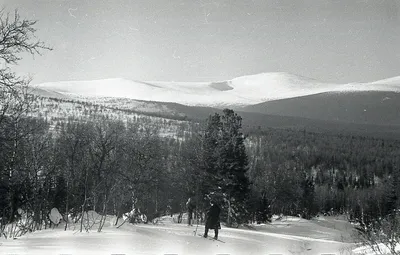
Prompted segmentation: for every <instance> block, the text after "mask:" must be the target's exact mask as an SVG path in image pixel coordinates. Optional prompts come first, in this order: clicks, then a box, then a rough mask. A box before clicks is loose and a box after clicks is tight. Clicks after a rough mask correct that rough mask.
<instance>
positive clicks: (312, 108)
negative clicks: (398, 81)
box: [241, 91, 400, 125]
mask: <svg viewBox="0 0 400 255" xmlns="http://www.w3.org/2000/svg"><path fill="white" fill-rule="evenodd" d="M241 110H242V111H245V112H257V113H263V114H270V115H279V116H292V117H301V118H309V119H318V120H329V121H340V122H349V123H358V124H373V125H400V93H396V92H387V91H362V92H348V93H337V92H329V93H320V94H316V95H310V96H303V97H295V98H289V99H282V100H275V101H269V102H264V103H261V104H256V105H251V106H246V107H244V108H242V109H241Z"/></svg>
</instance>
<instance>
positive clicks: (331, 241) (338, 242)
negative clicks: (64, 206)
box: [0, 216, 355, 255]
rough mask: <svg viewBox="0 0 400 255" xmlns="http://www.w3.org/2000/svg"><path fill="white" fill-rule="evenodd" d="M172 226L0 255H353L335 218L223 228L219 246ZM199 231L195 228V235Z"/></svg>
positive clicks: (24, 246) (32, 242) (73, 238)
mask: <svg viewBox="0 0 400 255" xmlns="http://www.w3.org/2000/svg"><path fill="white" fill-rule="evenodd" d="M175 217H176V216H175ZM111 220H114V219H111ZM175 222H176V221H175V220H173V218H171V217H167V216H165V217H163V218H162V219H161V220H160V221H159V222H158V223H157V224H155V225H153V224H146V225H145V224H137V225H131V224H124V225H123V226H122V227H121V228H119V229H117V228H115V227H113V226H112V224H106V226H105V228H104V229H103V231H102V232H101V233H97V232H96V231H95V229H94V230H92V231H91V232H90V233H80V232H78V231H77V228H75V230H73V229H71V230H68V231H63V230H62V228H56V229H52V230H43V231H38V232H35V233H30V234H27V235H25V236H22V237H20V238H18V239H16V240H9V239H8V240H4V239H0V254H38V255H39V254H160V255H161V254H231V255H234V254H324V253H325V254H352V250H353V249H355V246H354V244H353V243H351V238H350V237H351V230H350V229H349V228H350V227H349V226H350V224H348V223H347V222H345V221H344V220H341V219H336V218H333V217H331V218H329V219H323V220H311V221H308V220H303V219H299V218H282V219H278V220H275V221H274V222H273V223H272V224H264V225H251V226H247V228H246V227H243V228H240V229H231V228H226V227H224V226H223V227H222V229H221V230H220V235H219V237H220V240H222V241H223V242H219V241H212V240H209V239H204V238H202V237H200V236H198V235H195V231H196V228H197V227H196V225H194V226H187V225H186V224H185V222H183V223H181V224H178V223H175ZM203 232H204V227H203V226H198V228H197V234H202V233H203ZM213 234H214V233H213V231H211V232H210V234H209V235H210V236H211V237H212V236H213Z"/></svg>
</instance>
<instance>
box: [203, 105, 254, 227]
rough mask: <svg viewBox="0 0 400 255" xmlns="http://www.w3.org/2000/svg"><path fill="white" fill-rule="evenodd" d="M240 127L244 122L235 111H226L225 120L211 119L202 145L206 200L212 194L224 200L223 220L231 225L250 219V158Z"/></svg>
mask: <svg viewBox="0 0 400 255" xmlns="http://www.w3.org/2000/svg"><path fill="white" fill-rule="evenodd" d="M241 127H242V118H241V117H240V116H239V115H237V114H236V113H235V112H234V111H233V110H230V109H225V110H224V111H223V115H222V116H220V115H219V114H214V115H213V116H210V117H209V119H208V125H207V128H206V132H205V136H204V143H203V144H204V147H203V160H204V163H205V164H204V173H205V178H204V180H203V185H202V192H203V196H204V197H207V196H209V195H210V194H213V195H217V196H218V197H220V198H221V200H223V203H222V207H223V209H224V210H223V211H224V212H223V214H222V217H223V219H224V220H226V221H227V223H228V225H233V224H239V223H241V222H243V221H244V220H246V218H247V213H246V210H245V203H246V199H247V194H248V192H249V180H248V177H247V170H248V157H247V154H246V148H245V145H244V141H245V137H244V135H243V134H242V132H241ZM221 202H222V201H221Z"/></svg>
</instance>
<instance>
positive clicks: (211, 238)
mask: <svg viewBox="0 0 400 255" xmlns="http://www.w3.org/2000/svg"><path fill="white" fill-rule="evenodd" d="M198 236H200V237H203V238H204V236H203V235H201V234H198ZM207 239H208V240H212V241H218V242H221V243H225V242H224V241H222V240H219V239H214V238H213V237H210V236H208V237H207Z"/></svg>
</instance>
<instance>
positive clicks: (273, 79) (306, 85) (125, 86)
mask: <svg viewBox="0 0 400 255" xmlns="http://www.w3.org/2000/svg"><path fill="white" fill-rule="evenodd" d="M398 81H400V78H398V77H397V78H396V77H395V78H391V79H387V80H382V81H378V82H372V83H349V84H336V83H323V82H319V81H316V80H313V79H310V78H305V77H301V76H297V75H293V74H288V73H283V72H275V73H261V74H256V75H248V76H242V77H238V78H234V79H232V80H229V81H219V82H218V81H217V82H161V81H150V82H142V81H132V80H128V79H122V78H116V79H104V80H94V81H63V82H49V83H43V84H37V85H36V86H35V87H36V89H37V93H39V94H40V93H41V91H42V93H44V92H45V94H56V95H63V96H66V97H77V96H85V97H115V98H130V99H136V100H144V101H157V102H175V103H180V104H184V105H192V106H214V107H222V106H226V105H237V106H240V105H241V106H244V105H251V104H257V103H262V102H265V101H269V100H277V99H284V98H292V97H298V96H306V95H312V94H317V93H323V92H350V91H395V92H400V82H398ZM216 84H217V85H218V84H219V85H218V86H217V85H216ZM222 85H223V88H225V89H221V86H222ZM43 91H44V92H43Z"/></svg>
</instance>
